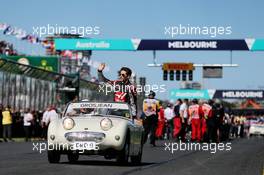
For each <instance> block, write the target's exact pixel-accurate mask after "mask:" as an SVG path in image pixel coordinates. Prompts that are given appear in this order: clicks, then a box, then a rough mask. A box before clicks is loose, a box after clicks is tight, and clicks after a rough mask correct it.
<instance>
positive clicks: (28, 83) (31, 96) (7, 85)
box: [0, 58, 113, 111]
mask: <svg viewBox="0 0 264 175" xmlns="http://www.w3.org/2000/svg"><path fill="white" fill-rule="evenodd" d="M62 77H63V78H64V79H65V81H70V80H73V79H74V78H75V77H70V76H67V75H62V74H58V73H54V72H50V71H46V70H42V69H40V68H36V67H33V66H28V65H23V64H19V63H17V62H14V61H11V60H6V59H1V58H0V87H1V89H0V100H1V101H0V103H2V104H3V105H4V106H7V105H10V107H11V108H12V109H15V110H16V111H17V110H20V109H22V110H25V109H26V108H30V109H31V110H37V111H43V110H44V109H45V108H46V107H47V106H48V105H50V104H55V105H56V106H57V107H58V108H60V109H61V110H63V108H64V106H65V103H64V102H63V101H60V99H59V98H58V95H60V92H59V91H58V84H59V83H58V79H61V78H62ZM79 97H80V99H88V100H98V101H111V100H112V99H113V97H112V96H111V95H108V96H106V95H104V94H103V93H100V92H99V90H98V84H95V83H92V82H89V81H85V80H80V90H79Z"/></svg>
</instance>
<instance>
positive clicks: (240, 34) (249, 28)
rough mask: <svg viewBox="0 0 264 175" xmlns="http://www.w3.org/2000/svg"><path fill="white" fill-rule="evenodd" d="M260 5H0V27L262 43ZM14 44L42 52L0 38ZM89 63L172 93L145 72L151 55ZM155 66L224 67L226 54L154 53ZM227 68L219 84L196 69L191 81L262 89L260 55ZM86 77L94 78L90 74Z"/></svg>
mask: <svg viewBox="0 0 264 175" xmlns="http://www.w3.org/2000/svg"><path fill="white" fill-rule="evenodd" d="M263 7H264V1H262V0H255V1H241V0H233V1H230V0H222V1H212V0H203V1H197V0H192V1H190V0H189V1H188V0H185V1H176V0H168V1H165V0H164V1H153V0H152V1H142V0H134V1H124V0H123V1H121V0H116V1H99V0H97V1H95V0H90V1H86V0H75V1H62V0H61V1H56V0H52V1H51V0H45V1H37V0H35V1H33V0H27V1H19V0H16V1H15V0H9V1H2V2H1V5H0V11H1V14H0V22H6V23H8V24H10V25H13V26H17V27H20V28H23V29H25V30H26V31H27V32H29V33H30V32H33V29H32V28H33V27H35V26H42V25H47V24H51V25H55V24H57V25H62V26H99V27H100V35H98V36H91V37H93V38H95V37H96V38H102V39H103V38H105V39H106V38H109V39H115V38H144V39H169V38H170V37H169V36H168V35H164V27H165V26H178V25H179V24H182V25H188V24H189V25H190V26H201V27H202V26H231V27H232V34H231V35H228V36H221V37H217V38H219V39H244V38H252V37H253V38H264V36H263V34H264V33H263V29H264V22H263V19H264V13H263ZM0 38H1V39H7V40H9V41H11V42H14V43H15V44H16V45H18V47H19V48H21V49H23V50H25V52H27V53H34V54H38V53H43V51H42V49H41V48H39V47H36V46H32V45H30V44H26V43H25V42H20V41H17V40H16V39H14V38H10V37H5V36H3V35H0ZM178 38H181V39H185V38H186V39H190V38H193V39H198V38H199V39H210V37H209V36H194V35H185V36H180V37H178ZM92 59H93V60H96V61H100V62H105V63H106V64H107V65H109V67H110V71H109V72H108V73H107V76H108V77H109V78H112V79H114V78H116V72H117V70H118V69H119V68H120V67H121V66H129V67H131V68H132V69H133V70H134V71H135V72H136V74H137V76H138V77H139V76H146V77H147V82H148V83H149V84H165V85H166V88H167V91H169V90H170V89H171V88H178V87H179V82H177V81H167V82H165V81H163V80H162V71H161V68H148V67H147V64H149V63H152V52H150V51H141V52H121V51H115V52H110V51H97V52H93V55H92ZM157 59H158V62H159V63H162V62H173V61H175V62H193V63H230V53H229V52H224V51H217V52H216V51H198V52H197V51H180V52H179V51H178V52H176V51H169V52H165V51H159V52H157ZM233 63H237V64H239V67H238V68H224V71H223V78H222V79H210V80H209V79H205V80H204V81H203V80H202V72H201V69H200V68H197V69H196V70H195V72H194V81H200V82H204V85H205V86H204V87H205V88H208V89H212V88H213V89H258V88H259V87H264V80H263V78H262V75H263V74H264V69H263V68H262V67H263V66H264V55H263V52H247V51H234V52H233ZM92 73H95V70H93V72H92ZM158 97H159V98H162V99H165V98H168V97H169V93H162V94H161V93H160V94H158Z"/></svg>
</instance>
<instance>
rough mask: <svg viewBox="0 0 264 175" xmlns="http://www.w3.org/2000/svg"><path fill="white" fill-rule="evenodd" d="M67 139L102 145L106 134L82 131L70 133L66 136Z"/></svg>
mask: <svg viewBox="0 0 264 175" xmlns="http://www.w3.org/2000/svg"><path fill="white" fill-rule="evenodd" d="M64 136H65V138H66V139H67V140H68V141H70V142H74V141H93V142H96V143H100V142H102V141H103V139H104V138H105V134H104V133H101V132H89V131H81V132H68V133H66V134H65V135H64Z"/></svg>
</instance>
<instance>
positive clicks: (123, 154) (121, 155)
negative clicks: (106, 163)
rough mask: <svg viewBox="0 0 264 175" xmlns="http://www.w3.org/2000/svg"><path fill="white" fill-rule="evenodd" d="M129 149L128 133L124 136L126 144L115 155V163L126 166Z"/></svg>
mask: <svg viewBox="0 0 264 175" xmlns="http://www.w3.org/2000/svg"><path fill="white" fill-rule="evenodd" d="M129 148H130V135H129V133H128V134H127V136H126V142H125V144H124V147H123V149H122V150H121V151H119V152H118V153H117V157H116V161H117V163H118V164H120V165H126V164H127V163H128V159H129Z"/></svg>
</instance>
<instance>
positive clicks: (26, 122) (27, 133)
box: [23, 109, 34, 142]
mask: <svg viewBox="0 0 264 175" xmlns="http://www.w3.org/2000/svg"><path fill="white" fill-rule="evenodd" d="M33 119H34V118H33V115H32V114H31V112H30V109H27V111H26V113H25V114H24V119H23V120H24V131H25V136H26V138H25V141H26V142H27V141H28V140H29V139H30V137H31V122H32V121H33Z"/></svg>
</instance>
